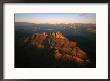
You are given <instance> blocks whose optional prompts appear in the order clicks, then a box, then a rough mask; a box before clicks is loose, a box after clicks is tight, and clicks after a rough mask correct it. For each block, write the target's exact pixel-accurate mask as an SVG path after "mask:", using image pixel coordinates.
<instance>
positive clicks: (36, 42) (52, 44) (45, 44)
mask: <svg viewBox="0 0 110 81" xmlns="http://www.w3.org/2000/svg"><path fill="white" fill-rule="evenodd" d="M24 43H25V44H30V45H32V46H34V47H36V48H50V49H54V53H53V56H54V58H55V60H56V61H59V62H60V61H62V60H70V61H73V62H76V63H79V64H87V63H89V62H90V60H89V59H88V56H87V54H86V53H85V52H84V51H83V50H82V49H81V48H79V47H78V46H77V42H75V41H70V40H68V39H67V38H66V37H65V36H64V35H63V34H62V33H61V32H51V33H49V34H48V33H47V32H42V33H35V34H33V35H32V36H31V37H27V38H25V40H24Z"/></svg>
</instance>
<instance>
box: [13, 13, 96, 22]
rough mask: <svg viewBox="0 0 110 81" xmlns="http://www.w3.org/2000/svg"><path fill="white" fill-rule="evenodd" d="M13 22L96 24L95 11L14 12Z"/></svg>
mask: <svg viewBox="0 0 110 81" xmlns="http://www.w3.org/2000/svg"><path fill="white" fill-rule="evenodd" d="M15 22H27V23H35V24H74V23H82V24H88V23H89V24H96V14H95V13H16V14H15Z"/></svg>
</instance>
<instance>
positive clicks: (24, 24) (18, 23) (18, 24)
mask: <svg viewBox="0 0 110 81" xmlns="http://www.w3.org/2000/svg"><path fill="white" fill-rule="evenodd" d="M15 25H16V26H33V25H35V24H34V23H29V22H15Z"/></svg>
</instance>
